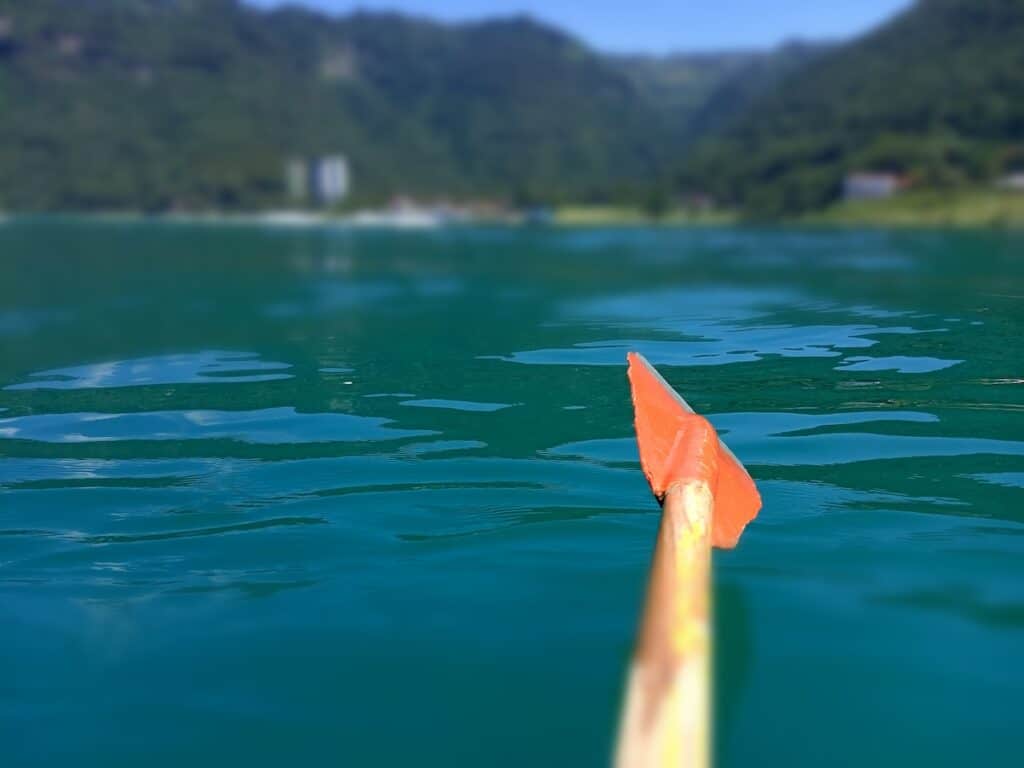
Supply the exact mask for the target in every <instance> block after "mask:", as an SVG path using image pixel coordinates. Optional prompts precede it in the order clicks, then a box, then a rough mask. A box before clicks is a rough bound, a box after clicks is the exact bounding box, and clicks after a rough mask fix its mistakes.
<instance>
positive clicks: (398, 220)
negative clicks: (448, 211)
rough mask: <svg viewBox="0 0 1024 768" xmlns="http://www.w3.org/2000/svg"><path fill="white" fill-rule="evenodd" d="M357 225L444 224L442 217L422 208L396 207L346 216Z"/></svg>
mask: <svg viewBox="0 0 1024 768" xmlns="http://www.w3.org/2000/svg"><path fill="white" fill-rule="evenodd" d="M348 222H349V223H351V224H353V225H354V226H357V227H382V228H386V229H436V228H437V227H440V226H441V225H442V224H444V217H443V216H441V215H439V214H437V213H435V212H434V211H430V210H425V209H422V208H398V209H396V210H388V211H360V212H358V213H355V214H353V215H352V216H350V217H349V218H348Z"/></svg>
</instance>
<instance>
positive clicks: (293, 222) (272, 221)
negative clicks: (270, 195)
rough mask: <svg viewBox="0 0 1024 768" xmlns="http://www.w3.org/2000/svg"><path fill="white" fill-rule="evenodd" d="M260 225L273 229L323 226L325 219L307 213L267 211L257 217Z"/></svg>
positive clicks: (321, 216)
mask: <svg viewBox="0 0 1024 768" xmlns="http://www.w3.org/2000/svg"><path fill="white" fill-rule="evenodd" d="M257 221H259V223H260V224H269V225H270V226H273V227H313V226H317V225H320V224H323V223H324V222H326V221H327V218H326V217H325V216H323V215H321V214H319V213H309V212H308V211H267V212H266V213H261V214H260V215H259V216H258V217H257Z"/></svg>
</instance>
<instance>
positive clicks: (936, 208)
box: [804, 188, 1024, 228]
mask: <svg viewBox="0 0 1024 768" xmlns="http://www.w3.org/2000/svg"><path fill="white" fill-rule="evenodd" d="M804 221H806V222H808V223H813V224H839V225H857V226H861V225H866V226H889V227H919V226H925V227H933V226H934V227H1014V228H1016V227H1024V192H1010V191H1002V190H996V189H990V188H981V189H979V188H974V189H963V190H955V191H951V190H943V191H939V190H928V191H918V192H906V193H904V194H901V195H898V196H896V197H892V198H889V199H888V200H861V201H856V202H849V203H839V204H837V205H834V206H832V207H831V208H829V209H828V210H826V211H823V212H821V213H815V214H810V215H809V216H807V217H806V218H805V219H804Z"/></svg>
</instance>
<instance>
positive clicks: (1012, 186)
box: [996, 171, 1024, 192]
mask: <svg viewBox="0 0 1024 768" xmlns="http://www.w3.org/2000/svg"><path fill="white" fill-rule="evenodd" d="M996 186H997V187H999V188H1000V189H1005V190H1007V191H1009V192H1024V172H1022V171H1017V172H1016V173H1008V174H1006V175H1005V176H1003V177H1002V178H1001V179H999V181H998V182H996Z"/></svg>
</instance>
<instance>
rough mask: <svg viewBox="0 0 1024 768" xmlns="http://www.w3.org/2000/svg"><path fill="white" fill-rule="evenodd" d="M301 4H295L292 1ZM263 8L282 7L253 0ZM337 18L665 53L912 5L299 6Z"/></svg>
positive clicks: (451, 0) (430, 1)
mask: <svg viewBox="0 0 1024 768" xmlns="http://www.w3.org/2000/svg"><path fill="white" fill-rule="evenodd" d="M290 1H291V2H296V0H290ZM249 2H250V3H252V4H254V5H260V6H264V7H267V6H273V5H281V4H282V2H281V0H249ZM298 2H299V3H300V4H302V5H307V6H311V7H315V8H320V9H322V10H326V11H331V12H338V13H341V12H347V11H351V10H353V9H355V8H365V9H384V10H402V11H406V12H408V13H413V14H416V15H421V16H430V17H434V18H439V19H445V20H450V21H459V20H465V19H478V18H482V17H487V16H495V15H509V14H513V13H517V12H527V13H529V14H530V15H532V16H536V17H537V18H540V19H544V20H547V21H550V22H553V23H555V24H557V25H558V26H561V27H563V28H565V29H567V30H569V31H570V32H573V33H574V34H576V35H578V36H579V37H582V38H583V39H584V40H586V41H587V42H589V43H591V44H592V45H594V46H596V47H598V48H603V49H605V50H614V51H648V52H666V51H674V50H684V51H692V50H708V49H722V48H750V47H756V48H764V47H768V46H771V45H775V44H777V43H779V42H782V41H784V40H788V39H792V38H795V37H800V38H804V39H836V38H843V37H849V36H852V35H855V34H857V33H858V32H862V31H864V30H866V29H869V28H870V27H872V26H874V25H875V24H877V23H878V22H880V21H882V20H883V19H885V18H887V17H888V16H890V15H892V14H893V13H895V12H896V11H899V10H901V9H903V8H905V7H907V6H908V5H909V4H910V1H909V0H640V2H629V0H384V1H383V2H380V1H379V0H361V1H360V2H349V1H348V0H298Z"/></svg>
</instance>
